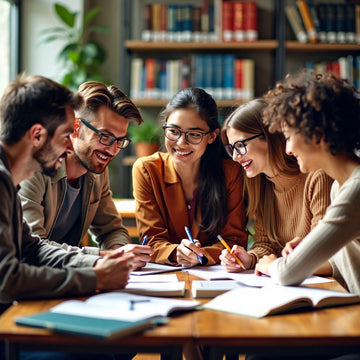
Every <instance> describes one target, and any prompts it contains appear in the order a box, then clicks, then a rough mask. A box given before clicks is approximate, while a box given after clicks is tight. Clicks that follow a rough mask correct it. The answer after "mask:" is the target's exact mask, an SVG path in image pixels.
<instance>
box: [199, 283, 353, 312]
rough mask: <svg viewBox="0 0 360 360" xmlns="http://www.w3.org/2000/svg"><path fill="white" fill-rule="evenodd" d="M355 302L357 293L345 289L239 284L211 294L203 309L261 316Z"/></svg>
mask: <svg viewBox="0 0 360 360" xmlns="http://www.w3.org/2000/svg"><path fill="white" fill-rule="evenodd" d="M359 302H360V297H359V296H357V295H354V294H350V293H346V292H338V291H330V290H324V289H316V288H307V287H303V286H280V285H268V286H265V287H262V288H255V287H239V288H238V289H235V290H231V291H228V292H226V293H224V294H222V295H219V296H217V297H215V298H214V299H213V300H211V301H210V302H208V303H207V304H205V305H204V308H206V309H212V310H218V311H224V312H230V313H233V314H239V315H245V316H252V317H255V318H261V317H264V316H268V315H274V314H279V313H282V312H287V311H290V310H294V309H298V308H322V307H329V306H339V305H347V304H355V303H359Z"/></svg>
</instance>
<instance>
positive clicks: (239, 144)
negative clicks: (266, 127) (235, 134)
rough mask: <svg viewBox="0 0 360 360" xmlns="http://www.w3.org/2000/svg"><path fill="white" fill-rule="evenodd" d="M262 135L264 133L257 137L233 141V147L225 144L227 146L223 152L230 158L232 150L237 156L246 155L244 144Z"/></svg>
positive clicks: (232, 153)
mask: <svg viewBox="0 0 360 360" xmlns="http://www.w3.org/2000/svg"><path fill="white" fill-rule="evenodd" d="M263 135H264V133H261V134H258V135H254V136H251V137H249V138H247V139H244V140H238V141H235V142H234V144H233V145H231V144H227V145H225V150H226V152H227V154H228V155H229V156H230V157H231V158H232V157H233V155H234V150H236V152H237V153H238V154H239V155H245V154H246V153H247V148H246V143H247V142H249V141H250V140H254V139H256V138H258V137H260V136H263Z"/></svg>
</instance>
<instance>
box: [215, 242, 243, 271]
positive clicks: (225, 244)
mask: <svg viewBox="0 0 360 360" xmlns="http://www.w3.org/2000/svg"><path fill="white" fill-rule="evenodd" d="M217 238H218V239H219V241H220V242H221V243H222V244H223V245H224V246H225V248H226V250H227V251H228V252H229V253H230V254H231V249H230V246H229V245H228V244H227V243H226V242H225V240H224V239H223V238H222V236H221V235H218V236H217ZM231 255H232V256H233V257H234V258H235V260H236V262H237V263H238V264H239V265H240V266H241V267H242V268H243V269H244V270H246V269H245V266H244V264H243V263H242V262H241V260H240V259H239V258H238V257H237V256H236V255H235V254H231Z"/></svg>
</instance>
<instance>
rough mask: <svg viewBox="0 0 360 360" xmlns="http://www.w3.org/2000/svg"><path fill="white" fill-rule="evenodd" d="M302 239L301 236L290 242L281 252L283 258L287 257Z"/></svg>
mask: <svg viewBox="0 0 360 360" xmlns="http://www.w3.org/2000/svg"><path fill="white" fill-rule="evenodd" d="M301 240H302V238H301V237H300V236H297V237H295V238H294V239H292V240H290V241H288V242H287V243H286V245H285V246H284V248H283V249H282V251H281V255H282V256H283V257H287V256H288V255H289V254H290V253H291V252H292V251H293V250H294V249H295V248H296V247H297V246H298V245H299V244H300V242H301Z"/></svg>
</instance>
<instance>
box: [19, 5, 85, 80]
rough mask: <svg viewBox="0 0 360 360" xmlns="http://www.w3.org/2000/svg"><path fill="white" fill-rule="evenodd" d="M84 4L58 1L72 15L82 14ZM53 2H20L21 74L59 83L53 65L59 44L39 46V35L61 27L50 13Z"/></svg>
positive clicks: (57, 68) (55, 65) (60, 44)
mask: <svg viewBox="0 0 360 360" xmlns="http://www.w3.org/2000/svg"><path fill="white" fill-rule="evenodd" d="M83 1H84V0H61V1H59V2H60V3H61V4H63V5H65V6H66V7H69V9H71V10H73V11H82V9H83V6H84V5H83ZM55 2H56V0H26V1H23V2H22V19H21V26H22V31H21V36H22V39H21V59H22V61H21V70H22V71H26V73H27V74H28V75H33V74H38V75H43V76H47V77H50V78H52V79H54V80H58V79H59V73H60V65H59V64H58V63H57V61H56V57H57V55H58V53H59V49H60V48H61V46H62V43H61V42H60V41H56V42H52V43H49V44H40V39H41V34H40V32H41V31H42V30H44V29H46V28H49V27H54V26H59V25H61V22H60V20H58V18H57V17H56V15H55V11H54V9H53V6H54V3H55Z"/></svg>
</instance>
